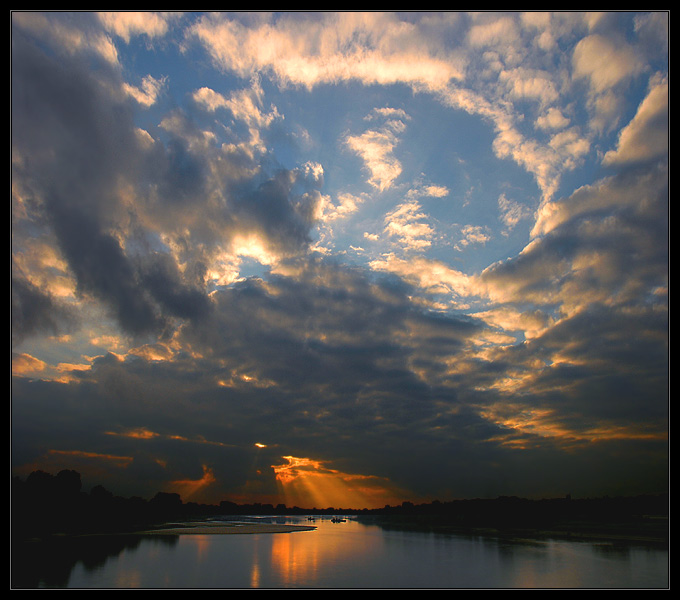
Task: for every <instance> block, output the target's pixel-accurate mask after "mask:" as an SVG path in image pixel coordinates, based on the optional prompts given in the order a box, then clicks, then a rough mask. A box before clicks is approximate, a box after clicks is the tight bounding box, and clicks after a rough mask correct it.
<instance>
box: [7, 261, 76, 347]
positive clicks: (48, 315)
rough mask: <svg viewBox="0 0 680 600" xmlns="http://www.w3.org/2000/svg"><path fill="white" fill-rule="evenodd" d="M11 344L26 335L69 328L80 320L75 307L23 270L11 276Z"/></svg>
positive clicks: (55, 331) (50, 332)
mask: <svg viewBox="0 0 680 600" xmlns="http://www.w3.org/2000/svg"><path fill="white" fill-rule="evenodd" d="M11 285H12V305H11V310H12V317H11V320H12V345H13V346H14V345H15V344H18V343H20V342H21V341H23V340H24V339H25V338H26V337H29V336H32V335H36V334H40V333H47V334H48V335H57V334H59V333H65V332H68V331H70V330H71V329H72V328H73V327H74V326H75V324H76V323H77V319H76V315H75V314H74V312H73V310H72V309H71V308H69V307H67V306H64V305H62V304H61V303H60V302H58V301H57V300H55V299H54V298H53V297H52V296H51V295H49V294H46V293H45V292H43V291H42V290H40V289H39V288H38V287H37V286H35V285H33V284H32V283H31V282H30V281H27V280H26V279H25V278H24V277H22V276H21V274H19V273H17V274H16V275H13V276H12V283H11Z"/></svg>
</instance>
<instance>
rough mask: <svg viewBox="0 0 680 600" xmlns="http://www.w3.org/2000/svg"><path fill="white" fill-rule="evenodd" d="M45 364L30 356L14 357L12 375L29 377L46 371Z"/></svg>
mask: <svg viewBox="0 0 680 600" xmlns="http://www.w3.org/2000/svg"><path fill="white" fill-rule="evenodd" d="M45 366H46V365H45V363H44V362H43V361H42V360H39V359H37V358H34V357H33V356H31V355H30V354H25V353H22V354H16V355H12V375H18V376H24V377H25V376H27V375H31V374H34V373H40V372H42V371H44V370H45Z"/></svg>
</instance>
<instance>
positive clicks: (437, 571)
mask: <svg viewBox="0 0 680 600" xmlns="http://www.w3.org/2000/svg"><path fill="white" fill-rule="evenodd" d="M276 521H277V522H279V523H289V524H298V525H313V526H314V527H315V529H314V530H311V531H295V532H292V533H244V534H232V535H219V534H217V535H214V534H212V535H211V534H182V535H148V536H147V535H144V536H85V537H80V538H70V539H62V540H54V541H52V542H50V543H45V542H41V543H37V542H36V543H34V544H33V545H31V546H30V550H29V551H28V552H27V553H24V554H23V556H22V555H19V554H17V555H16V556H13V580H14V581H13V587H15V588H17V587H18V588H24V587H30V588H50V587H51V588H72V589H90V588H94V589H159V588H161V589H224V588H232V589H255V588H263V589H286V588H320V589H351V588H354V589H370V588H381V589H409V588H411V589H413V588H420V589H442V588H451V589H491V588H497V589H498V588H501V589H502V588H506V589H530V588H541V589H554V588H557V589H574V588H607V589H613V588H617V589H633V588H646V589H656V588H661V589H665V588H667V586H668V576H669V573H668V549H667V548H665V547H664V548H657V547H649V546H644V545H635V544H619V543H608V542H598V543H593V542H579V541H563V540H558V539H540V540H517V539H513V540H508V539H501V538H497V537H489V536H481V535H470V536H464V535H450V534H440V533H430V532H417V531H398V530H394V529H386V528H383V527H381V526H380V525H378V524H375V523H364V522H360V521H357V520H354V519H352V518H347V519H346V520H345V521H344V522H340V523H336V522H332V521H331V519H330V518H317V519H315V520H314V521H313V522H311V521H308V520H307V519H304V518H299V517H298V518H292V519H291V518H280V519H277V520H276Z"/></svg>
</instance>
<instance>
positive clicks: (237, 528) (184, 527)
mask: <svg viewBox="0 0 680 600" xmlns="http://www.w3.org/2000/svg"><path fill="white" fill-rule="evenodd" d="M314 529H316V527H314V526H311V525H283V524H279V523H240V522H226V521H220V522H217V521H216V522H212V521H200V522H187V523H169V524H167V525H165V526H163V527H159V528H158V529H149V530H147V531H140V532H139V533H142V534H145V535H146V534H153V535H191V534H201V535H203V534H210V535H225V534H237V533H241V534H243V533H292V532H294V531H312V530H314Z"/></svg>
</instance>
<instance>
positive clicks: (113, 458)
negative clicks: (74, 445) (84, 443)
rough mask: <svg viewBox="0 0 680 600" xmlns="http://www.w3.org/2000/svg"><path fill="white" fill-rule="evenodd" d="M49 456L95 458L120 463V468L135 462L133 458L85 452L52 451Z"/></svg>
mask: <svg viewBox="0 0 680 600" xmlns="http://www.w3.org/2000/svg"><path fill="white" fill-rule="evenodd" d="M48 454H52V455H61V456H69V457H74V458H95V459H98V460H105V461H109V462H113V463H118V466H120V467H127V466H128V465H129V464H130V463H131V462H132V461H133V457H132V456H116V455H115V454H100V453H98V452H86V451H84V450H50V451H49V452H48Z"/></svg>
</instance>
